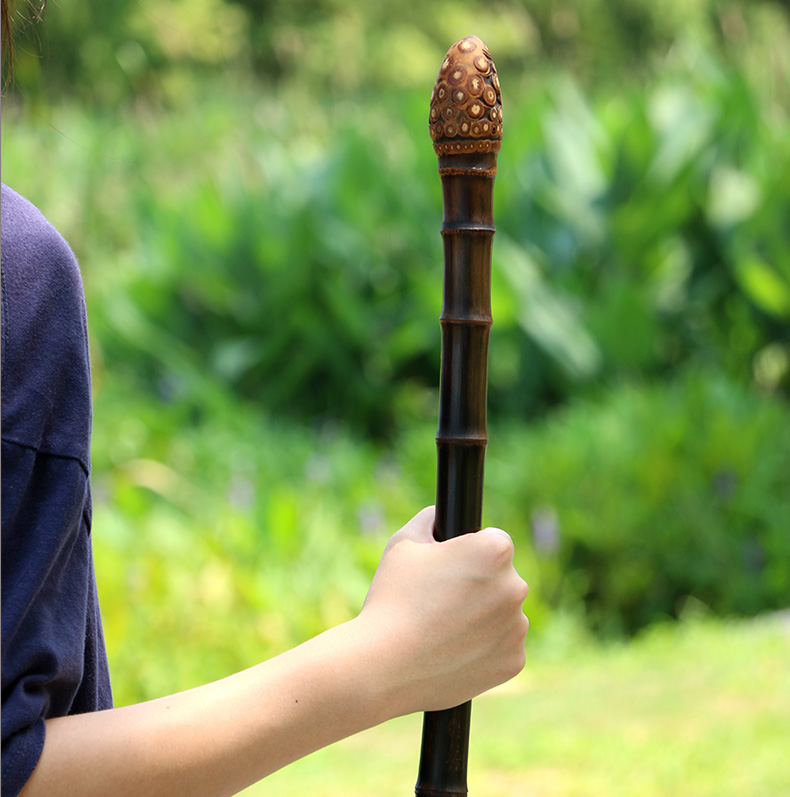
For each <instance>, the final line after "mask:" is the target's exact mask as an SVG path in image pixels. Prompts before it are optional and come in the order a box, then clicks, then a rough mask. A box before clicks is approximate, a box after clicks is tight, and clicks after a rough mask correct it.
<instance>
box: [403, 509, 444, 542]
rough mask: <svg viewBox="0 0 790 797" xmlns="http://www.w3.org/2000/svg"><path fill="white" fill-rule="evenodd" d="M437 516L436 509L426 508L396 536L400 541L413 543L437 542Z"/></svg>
mask: <svg viewBox="0 0 790 797" xmlns="http://www.w3.org/2000/svg"><path fill="white" fill-rule="evenodd" d="M435 516H436V507H434V506H426V507H425V509H422V510H420V511H419V512H418V513H417V514H416V515H415V516H414V517H413V518H412V519H411V520H410V521H409V522H408V523H407V524H406V525H405V526H403V528H401V530H400V531H399V532H398V533H397V534H396V535H395V536H396V537H398V538H400V539H406V540H411V541H412V542H423V543H426V542H435V540H434V538H433V524H434V519H435Z"/></svg>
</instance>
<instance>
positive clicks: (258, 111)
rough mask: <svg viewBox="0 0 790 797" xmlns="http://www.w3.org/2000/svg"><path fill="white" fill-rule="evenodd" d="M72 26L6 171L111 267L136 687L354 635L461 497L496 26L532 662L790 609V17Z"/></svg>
mask: <svg viewBox="0 0 790 797" xmlns="http://www.w3.org/2000/svg"><path fill="white" fill-rule="evenodd" d="M19 15H20V17H25V16H26V17H28V18H29V17H30V16H31V15H30V14H29V13H25V12H24V10H23V9H20V11H19ZM44 16H45V20H44V21H43V22H41V23H33V22H28V23H27V24H23V25H21V27H20V32H19V39H18V41H17V44H16V48H15V53H14V60H15V81H16V85H15V86H14V87H13V88H12V89H10V91H9V93H8V96H7V98H6V101H5V103H4V108H3V138H2V155H3V179H4V181H5V182H7V183H9V184H11V185H12V187H15V188H16V189H17V190H19V191H20V192H21V193H23V194H25V195H26V196H28V197H29V198H30V199H31V200H32V201H34V202H35V203H36V204H37V205H39V207H41V208H42V209H44V211H45V213H46V214H47V215H48V216H49V218H50V219H51V220H52V221H53V222H54V223H55V224H56V226H57V227H58V228H59V229H60V230H61V232H62V233H63V234H64V235H65V237H66V238H67V239H68V240H69V241H70V243H71V245H72V247H73V248H74V250H75V252H76V253H77V255H78V257H79V259H80V262H81V266H82V269H83V275H84V280H85V288H86V294H87V300H88V305H89V317H90V328H91V335H92V349H93V368H94V382H95V413H94V415H95V421H94V491H95V523H94V526H95V530H96V533H95V546H96V557H97V568H98V570H99V581H100V585H101V589H102V601H103V608H104V614H105V624H106V626H107V636H108V645H109V647H110V654H111V658H112V661H113V670H114V675H115V683H116V693H117V698H118V700H119V702H127V701H130V700H138V699H143V698H146V697H150V696H154V695H158V694H162V693H164V692H166V691H169V690H174V689H179V688H183V687H185V686H189V685H192V684H194V683H199V682H201V681H204V680H207V679H208V678H212V677H219V676H221V675H224V674H226V673H227V672H228V671H229V670H230V669H235V668H238V667H242V666H245V665H248V664H250V663H252V662H254V661H257V660H258V659H260V658H261V657H263V656H265V655H269V654H271V653H274V652H277V651H278V650H282V649H283V648H285V647H287V646H289V645H291V644H294V643H295V642H298V641H299V640H301V639H304V638H305V637H306V636H308V635H311V634H314V633H316V632H318V631H320V630H321V629H322V628H324V627H326V625H328V624H331V623H336V622H339V621H342V620H344V619H346V618H348V617H351V616H353V615H354V614H355V613H356V611H358V609H359V607H360V605H361V601H362V599H363V597H364V594H365V590H366V587H367V584H368V582H369V579H370V577H371V575H372V573H373V570H374V568H375V565H376V562H377V561H378V556H379V554H380V551H381V549H382V545H383V542H384V540H385V539H386V537H387V536H388V534H389V533H391V532H392V531H393V530H395V529H396V528H397V527H398V526H399V525H400V524H401V523H402V522H404V521H405V520H406V519H408V517H409V516H410V515H411V514H413V512H415V511H416V510H417V509H418V508H420V507H421V506H423V505H425V504H428V503H431V502H432V500H433V493H434V447H433V436H434V434H435V425H436V408H437V379H438V372H439V324H438V316H439V312H440V304H441V268H442V266H441V241H440V237H439V235H438V227H439V224H440V214H441V207H440V205H441V195H440V185H439V180H438V176H437V174H436V165H435V157H434V155H433V152H432V148H431V146H430V139H429V137H428V134H427V106H428V97H429V95H430V91H431V88H432V85H433V81H434V78H435V75H436V71H437V69H438V66H439V64H440V62H441V59H442V56H443V54H444V52H445V50H446V49H447V47H448V46H449V45H450V44H451V43H452V42H454V41H456V40H457V39H459V38H461V37H462V36H465V35H468V34H469V33H475V34H476V35H478V36H480V37H481V38H482V39H483V40H484V41H485V42H486V43H487V44H488V46H489V48H490V50H491V52H492V54H493V56H494V59H495V61H496V63H497V67H498V70H499V74H500V78H501V82H502V86H503V104H504V114H505V136H504V142H503V148H502V152H501V155H500V157H499V176H498V179H497V183H496V189H495V202H496V207H495V216H496V221H497V228H498V232H497V236H496V239H495V245H494V274H493V311H494V322H495V326H494V329H493V333H492V340H491V355H490V356H491V364H490V398H489V414H490V422H489V425H490V438H491V442H490V445H489V453H488V461H487V486H486V505H485V506H486V509H485V518H484V520H485V522H487V523H489V524H495V525H500V526H502V527H504V528H506V529H508V531H510V532H511V534H512V535H513V536H514V537H515V539H516V542H517V546H518V554H517V556H518V566H519V568H520V570H521V571H522V572H523V573H524V575H525V576H526V577H527V578H528V580H529V581H530V583H531V586H532V592H531V596H530V600H529V611H528V613H529V614H530V617H531V620H532V628H533V631H532V636H533V637H534V638H535V639H536V644H539V640H540V639H541V638H542V637H543V636H548V635H549V629H550V628H551V627H552V624H553V623H557V622H559V618H561V617H562V618H566V620H567V618H572V619H573V623H575V624H576V625H577V626H578V627H582V628H586V629H589V631H591V632H594V633H595V634H597V635H598V636H599V637H601V638H606V639H609V638H619V637H622V636H623V635H626V636H629V635H633V634H635V633H637V632H639V631H640V630H641V629H644V628H647V627H649V626H651V625H655V624H656V623H661V622H663V621H667V620H672V619H674V618H678V617H684V616H686V615H688V614H689V613H695V614H699V613H700V612H703V613H710V614H712V615H716V616H721V617H727V616H741V615H746V616H751V615H755V614H758V613H761V612H765V611H769V610H774V609H780V608H782V607H785V606H787V605H788V604H790V501H788V496H790V423H788V420H789V419H790V417H789V415H788V401H790V4H788V3H787V2H779V0H774V1H770V0H752V1H750V0H727V1H725V0H668V2H665V3H662V4H655V3H650V2H647V0H606V1H605V0H584V1H583V0H532V2H529V3H527V2H517V0H507V1H504V0H503V1H502V2H494V1H492V2H487V3H485V4H483V3H479V2H471V0H456V1H455V2H452V3H450V2H441V1H439V2H428V3H426V2H417V0H399V2H397V3H396V2H391V1H389V0H382V2H378V3H361V2H355V1H354V0H312V1H311V2H308V1H307V0H299V1H298V2H293V1H291V2H287V1H286V0H256V2H253V0H157V2H151V0H103V2H98V0H73V2H70V3H68V4H55V3H50V4H49V6H48V7H47V9H46V12H45V15H44ZM566 620H563V622H566ZM174 640H178V645H179V651H183V655H178V656H174V655H173V652H172V645H173V644H174ZM229 640H230V641H229ZM590 793H592V792H590ZM754 793H757V792H754Z"/></svg>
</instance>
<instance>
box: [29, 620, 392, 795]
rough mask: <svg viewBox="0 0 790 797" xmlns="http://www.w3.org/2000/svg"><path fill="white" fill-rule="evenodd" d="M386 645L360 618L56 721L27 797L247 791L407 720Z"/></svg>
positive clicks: (51, 722) (49, 726) (50, 725)
mask: <svg viewBox="0 0 790 797" xmlns="http://www.w3.org/2000/svg"><path fill="white" fill-rule="evenodd" d="M380 648H381V636H380V635H376V634H372V633H367V631H366V627H365V623H364V621H363V620H362V619H361V618H358V619H357V620H354V621H352V622H350V623H346V624H344V625H341V626H338V627H337V628H334V629H331V630H330V631H328V632H326V633H324V634H322V635H320V636H318V637H316V638H315V639H312V640H310V641H309V642H307V643H305V644H304V645H301V646H300V647H298V648H295V649H294V650H291V651H288V652H287V653H285V654H283V655H281V656H278V657H276V658H274V659H271V660H270V661H267V662H264V663H263V664H260V665H258V666H256V667H252V668H251V669H249V670H245V671H243V672H240V673H237V674H236V675H233V676H230V677H229V678H225V679H223V680H221V681H216V682H214V683H211V684H208V685H206V686H202V687H199V688H197V689H192V690H189V691H187V692H181V693H179V694H176V695H172V696H169V697H165V698H160V699H157V700H153V701H150V702H147V703H141V704H139V705H135V706H128V707H123V708H117V709H110V710H108V711H102V712H96V713H93V714H82V715H76V716H70V717H62V718H57V719H52V720H49V721H48V722H47V736H46V741H45V744H44V750H43V753H42V756H41V759H40V761H39V764H38V766H37V767H36V770H35V771H34V773H33V775H32V777H31V779H30V780H29V782H28V784H27V786H26V787H25V789H24V791H23V794H24V795H25V797H32V796H33V795H38V794H42V795H44V794H45V795H48V797H54V796H56V795H61V794H62V795H73V794H80V795H85V796H86V797H87V796H88V795H93V794H96V795H107V794H113V795H118V797H121V796H122V795H126V794H130V795H131V794H134V795H141V794H143V795H158V794H162V795H168V796H170V797H177V795H182V794H183V795H189V796H190V797H197V796H199V795H206V797H209V796H212V797H213V796H214V795H227V794H235V793H236V792H238V791H240V790H241V789H243V788H245V787H246V786H248V785H249V784H251V783H254V782H255V781H257V780H259V779H261V778H263V777H265V776H266V775H268V774H270V773H271V772H274V771H275V770H277V769H279V768H280V767H283V766H285V765H286V764H288V763H290V762H291V761H294V760H296V759H298V758H300V757H302V756H304V755H307V754H308V753H310V752H312V751H314V750H317V749H319V748H320V747H324V746H325V745H327V744H330V743H332V742H334V741H337V740H339V739H342V738H344V737H346V736H349V735H351V734H353V733H356V732H358V731H360V730H363V729H365V728H368V727H372V726H373V725H376V724H378V723H380V722H383V721H384V720H386V719H389V718H390V717H392V716H395V715H396V714H397V713H401V707H402V706H404V705H405V702H404V701H402V700H399V696H398V695H396V694H394V693H393V690H392V689H391V684H390V682H389V679H388V678H387V674H386V672H384V671H383V668H384V667H385V666H386V661H387V655H386V652H385V651H382V650H381V649H380Z"/></svg>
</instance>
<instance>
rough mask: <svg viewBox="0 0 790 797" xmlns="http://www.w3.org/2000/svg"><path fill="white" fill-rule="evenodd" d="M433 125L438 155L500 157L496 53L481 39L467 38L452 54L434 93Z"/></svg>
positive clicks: (500, 119) (435, 148) (441, 72)
mask: <svg viewBox="0 0 790 797" xmlns="http://www.w3.org/2000/svg"><path fill="white" fill-rule="evenodd" d="M428 124H429V127H430V131H431V138H432V139H433V148H434V151H435V152H436V154H437V155H464V154H468V153H471V152H499V147H500V144H501V141H502V98H501V96H500V93H499V78H498V77H497V73H496V67H495V66H494V62H493V61H492V60H491V53H489V52H488V48H487V47H486V46H485V44H483V42H482V41H480V39H478V38H477V36H467V37H466V38H465V39H461V40H460V41H457V42H456V43H455V44H454V45H453V46H452V47H451V48H450V49H449V50H448V51H447V55H446V56H445V57H444V61H443V62H442V66H441V69H439V75H438V77H437V78H436V85H435V86H434V87H433V94H431V113H430V119H429V123H428Z"/></svg>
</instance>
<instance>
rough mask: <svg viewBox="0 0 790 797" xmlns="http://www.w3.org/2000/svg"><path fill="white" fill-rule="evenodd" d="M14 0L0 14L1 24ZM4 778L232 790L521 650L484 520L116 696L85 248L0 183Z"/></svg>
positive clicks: (417, 540)
mask: <svg viewBox="0 0 790 797" xmlns="http://www.w3.org/2000/svg"><path fill="white" fill-rule="evenodd" d="M5 5H6V2H5V0H3V7H4V8H3V14H4V18H6V8H5ZM1 212H2V219H1V220H0V223H1V227H0V232H1V233H2V241H1V242H0V257H1V259H2V366H1V367H2V482H3V483H2V792H3V794H4V795H6V797H12V796H13V795H16V794H23V795H28V796H29V797H33V796H34V795H46V796H47V797H54V796H55V795H61V794H62V795H83V796H85V797H87V796H88V795H108V794H111V795H114V797H120V796H121V795H126V794H129V795H132V794H133V795H137V796H138V797H139V795H158V794H162V795H168V797H177V795H189V797H199V796H200V795H207V796H208V795H225V794H233V793H236V792H238V791H240V790H242V789H243V788H245V787H247V786H248V785H250V784H252V783H253V782H255V781H257V780H259V779H261V778H263V777H266V776H267V775H268V774H270V773H272V772H274V771H275V770H277V769H279V768H281V767H283V766H285V765H287V764H289V763H290V762H293V761H294V760H296V759H298V758H300V757H302V756H304V755H307V754H309V753H310V752H312V751H315V750H317V749H319V748H321V747H323V746H325V745H328V744H331V743H332V742H335V741H337V740H339V739H342V738H344V737H346V736H349V735H351V734H354V733H356V732H358V731H361V730H363V729H366V728H369V727H372V726H375V725H377V724H379V723H381V722H385V721H387V720H389V719H391V718H394V717H397V716H400V715H404V714H408V713H412V712H418V711H428V710H438V709H443V708H449V707H451V706H454V705H458V704H460V703H463V702H465V701H466V700H469V699H471V698H473V697H475V696H477V695H479V694H480V693H482V692H484V691H486V690H488V689H490V688H492V687H494V686H496V685H498V684H500V683H502V682H504V681H506V680H508V679H509V678H511V677H513V676H514V675H516V674H517V673H518V672H519V671H520V670H521V669H522V668H523V666H524V664H525V646H524V642H525V636H526V633H527V630H528V625H529V624H528V621H527V618H526V617H525V615H524V613H523V609H522V605H523V602H524V600H525V599H526V596H527V591H528V590H527V585H526V583H525V582H524V581H523V580H522V579H521V578H520V576H519V575H518V573H517V572H516V570H515V568H514V566H513V543H512V541H511V539H510V537H509V536H508V535H507V534H506V533H505V532H504V531H502V530H500V529H493V528H487V529H483V530H482V531H480V532H479V533H477V534H472V535H466V536H464V537H460V538H457V539H453V540H449V541H447V542H443V543H438V542H436V541H435V540H434V539H433V535H432V529H433V517H434V514H433V509H432V508H431V507H429V508H426V509H423V510H422V511H421V512H419V513H417V514H416V515H415V516H414V517H413V518H412V519H411V520H410V521H409V522H408V523H406V525H405V526H404V527H403V528H401V529H400V530H399V531H398V532H397V533H396V534H394V536H393V537H392V538H391V539H390V540H389V542H388V543H387V546H386V548H385V550H384V553H383V555H382V557H381V560H380V562H379V565H378V568H377V570H376V573H375V576H374V578H373V581H372V583H371V585H370V588H369V591H368V593H367V597H366V598H365V601H364V603H363V606H362V608H361V611H360V612H359V614H358V615H357V616H356V617H355V618H354V619H353V620H351V621H349V622H346V623H344V624H342V625H339V626H337V627H335V628H331V629H329V630H327V631H325V632H324V633H322V634H320V635H319V636H317V637H315V638H313V639H311V640H309V641H307V642H305V643H304V644H302V645H299V646H298V647H296V648H294V649H292V650H290V651H288V652H286V653H284V654H282V655H279V656H277V657H275V658H272V659H269V660H267V661H263V662H262V663H259V664H256V665H254V666H252V667H250V668H249V669H246V670H243V671H241V672H238V673H235V674H233V675H229V676H228V677H227V678H224V679H222V680H219V681H216V682H213V683H209V684H205V685H203V686H200V687H198V688H195V689H190V690H187V691H184V692H181V693H178V694H174V695H168V696H165V697H161V698H158V699H155V700H151V701H148V702H145V703H140V704H137V705H130V706H123V707H113V706H112V696H111V689H110V680H109V674H108V666H107V658H106V654H105V649H104V642H103V636H102V625H101V615H100V611H99V604H98V599H97V591H96V580H95V577H94V566H93V561H92V555H91V533H92V532H91V496H90V456H89V446H90V434H91V403H90V369H89V358H88V343H87V340H88V339H87V322H86V314H85V303H84V297H83V291H82V284H81V280H80V273H79V268H78V264H77V261H76V259H75V257H74V255H73V253H72V251H71V250H70V248H69V247H68V245H67V244H66V242H65V241H64V240H63V238H62V237H61V236H60V235H59V234H58V233H57V231H56V230H55V228H54V227H53V226H52V225H51V224H50V223H49V222H48V221H47V220H46V219H45V217H44V216H43V215H42V214H41V212H40V211H39V210H38V209H37V208H35V207H34V206H33V205H32V204H31V203H30V202H28V201H27V200H25V199H24V198H23V197H22V196H20V195H19V194H17V193H16V192H15V191H13V190H12V189H11V188H9V187H6V186H3V187H2V198H1Z"/></svg>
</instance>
